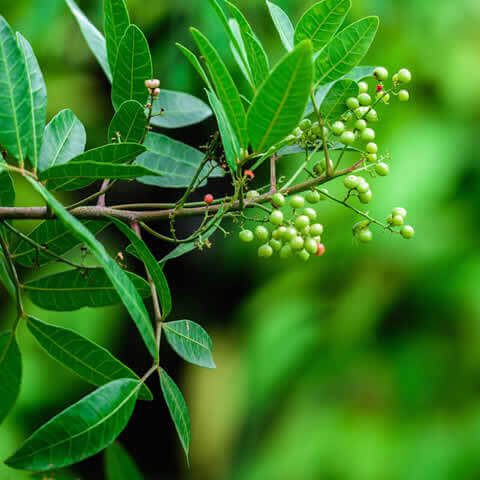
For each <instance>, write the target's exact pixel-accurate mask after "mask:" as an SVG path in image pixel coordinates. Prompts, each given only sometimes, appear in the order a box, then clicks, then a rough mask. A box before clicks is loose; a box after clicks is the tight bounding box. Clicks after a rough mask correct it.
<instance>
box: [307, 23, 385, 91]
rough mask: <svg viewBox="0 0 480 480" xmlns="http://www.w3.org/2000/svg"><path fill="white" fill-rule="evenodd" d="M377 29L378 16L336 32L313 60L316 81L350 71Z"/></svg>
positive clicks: (329, 79) (370, 42)
mask: <svg viewBox="0 0 480 480" xmlns="http://www.w3.org/2000/svg"><path fill="white" fill-rule="evenodd" d="M377 30H378V18H377V17H367V18H364V19H362V20H359V21H358V22H355V23H352V24H351V25H349V26H348V27H347V28H345V29H344V30H342V31H341V32H340V33H339V34H337V35H336V36H335V38H334V39H333V40H332V41H331V42H330V43H329V44H328V45H327V47H326V48H325V49H324V50H322V51H321V52H320V54H319V55H318V57H317V59H316V61H315V67H316V76H315V78H316V83H317V84H318V85H323V84H325V83H330V82H333V81H334V80H337V79H338V78H340V77H342V76H343V75H345V74H346V73H348V72H350V71H351V70H352V69H353V67H355V66H356V65H358V64H359V63H360V62H361V60H362V58H363V57H364V56H365V54H366V53H367V51H368V49H369V48H370V45H371V44H372V42H373V39H374V38H375V35H376V33H377Z"/></svg>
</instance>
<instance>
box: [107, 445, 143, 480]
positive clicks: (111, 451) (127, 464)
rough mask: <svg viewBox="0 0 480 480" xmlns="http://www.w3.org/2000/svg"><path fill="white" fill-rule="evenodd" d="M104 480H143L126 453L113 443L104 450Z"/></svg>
mask: <svg viewBox="0 0 480 480" xmlns="http://www.w3.org/2000/svg"><path fill="white" fill-rule="evenodd" d="M105 473H106V475H107V477H106V480H143V476H142V474H141V473H140V471H139V470H138V468H137V466H136V465H135V462H134V461H133V460H132V458H131V457H130V455H129V454H128V453H127V451H126V450H125V449H124V448H123V447H122V446H121V445H120V444H119V443H118V442H115V443H113V444H112V445H110V446H109V447H108V448H107V449H106V450H105Z"/></svg>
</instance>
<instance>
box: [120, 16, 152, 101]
mask: <svg viewBox="0 0 480 480" xmlns="http://www.w3.org/2000/svg"><path fill="white" fill-rule="evenodd" d="M152 75H153V68H152V57H151V56H150V48H149V46H148V42H147V39H146V38H145V35H144V34H143V33H142V31H141V30H140V29H139V28H138V27H137V26H136V25H130V26H129V27H128V28H127V30H126V32H125V35H124V36H123V38H122V40H121V42H120V46H119V49H118V56H117V64H116V66H115V70H114V75H113V85H112V104H113V106H114V108H115V110H118V109H119V108H120V105H121V104H122V103H123V102H125V101H126V100H137V101H138V102H140V103H141V104H142V105H145V103H146V102H147V98H148V90H147V88H146V87H145V80H148V79H150V78H152Z"/></svg>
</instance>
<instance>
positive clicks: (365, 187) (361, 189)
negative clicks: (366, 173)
mask: <svg viewBox="0 0 480 480" xmlns="http://www.w3.org/2000/svg"><path fill="white" fill-rule="evenodd" d="M369 190H370V185H369V184H368V182H367V181H366V180H365V179H363V178H360V182H358V185H357V191H358V193H367V192H368V191H369Z"/></svg>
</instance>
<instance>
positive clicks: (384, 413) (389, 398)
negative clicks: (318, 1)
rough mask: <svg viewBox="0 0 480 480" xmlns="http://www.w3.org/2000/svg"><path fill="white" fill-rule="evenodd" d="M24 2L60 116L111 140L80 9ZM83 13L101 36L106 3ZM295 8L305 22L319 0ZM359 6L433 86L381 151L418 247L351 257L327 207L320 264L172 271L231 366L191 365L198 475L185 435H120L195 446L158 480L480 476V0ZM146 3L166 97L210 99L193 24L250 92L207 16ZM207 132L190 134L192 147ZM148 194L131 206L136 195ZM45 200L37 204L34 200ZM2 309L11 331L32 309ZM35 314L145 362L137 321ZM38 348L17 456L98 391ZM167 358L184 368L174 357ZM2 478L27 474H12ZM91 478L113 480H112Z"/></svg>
mask: <svg viewBox="0 0 480 480" xmlns="http://www.w3.org/2000/svg"><path fill="white" fill-rule="evenodd" d="M5 3H7V2H4V3H3V4H2V7H1V14H2V15H4V16H5V17H6V18H7V20H8V21H9V23H10V24H11V25H12V27H13V28H15V29H16V30H19V31H21V32H22V33H23V34H24V36H25V37H26V38H28V39H29V40H30V42H31V43H32V45H33V47H34V49H35V51H36V53H37V57H38V59H39V61H40V64H41V66H42V69H43V72H44V75H45V80H46V83H47V88H48V91H49V118H50V117H51V116H52V115H53V114H54V113H56V112H58V111H59V110H61V109H62V108H67V107H68V108H72V110H73V111H74V112H75V113H76V115H77V116H78V117H79V118H80V119H81V120H82V122H83V123H84V124H85V126H86V127H87V133H88V145H89V146H90V147H93V146H97V145H99V144H101V142H104V140H105V135H106V125H108V122H109V120H110V118H111V115H112V110H111V106H110V104H109V91H108V86H107V83H106V81H105V80H104V78H103V74H102V72H101V71H100V68H99V67H98V66H97V65H96V62H95V59H94V58H93V57H92V56H91V54H90V52H89V51H88V49H87V47H86V45H85V43H84V40H83V38H82V37H81V34H80V32H79V30H78V27H77V25H76V24H75V22H74V20H73V18H72V16H71V15H70V14H69V12H68V11H67V8H66V7H65V5H64V2H63V0H16V1H15V2H11V3H10V2H8V3H7V4H5ZM78 3H79V5H80V7H81V8H83V9H84V10H85V11H86V12H87V13H88V15H89V17H90V18H92V19H94V20H95V22H96V24H97V25H101V2H98V1H93V0H92V1H79V2H78ZM277 3H278V4H279V5H280V6H282V8H284V9H285V10H287V11H288V12H289V14H290V15H291V17H292V18H294V19H295V20H298V18H299V15H300V14H301V12H303V11H304V10H305V9H306V8H307V7H308V6H310V5H311V4H312V3H313V2H311V1H310V0H308V1H306V0H295V1H294V0H283V1H281V0H277ZM353 3H354V5H353V9H352V11H351V13H350V16H349V19H348V20H349V21H351V20H355V19H357V18H360V17H361V16H365V15H379V16H380V18H381V27H380V30H379V34H378V36H377V39H376V41H375V44H374V47H373V49H372V50H371V52H370V54H369V56H368V58H367V61H365V62H364V63H365V64H369V63H370V64H375V63H377V64H381V65H385V66H386V67H387V68H389V70H390V71H393V70H395V69H398V68H400V67H403V66H405V67H407V68H409V69H410V70H411V71H412V72H413V74H414V83H413V87H412V88H413V91H412V95H411V98H412V101H411V103H409V104H398V103H394V105H393V106H392V107H391V108H389V109H385V108H384V109H383V111H382V119H383V120H384V121H383V122H382V124H381V125H379V129H378V143H379V145H384V146H386V147H387V148H388V150H389V151H390V153H391V155H392V158H393V162H392V173H391V175H390V176H389V177H387V178H386V179H381V180H377V181H375V184H374V195H375V202H374V206H373V208H372V214H373V215H374V216H376V217H380V218H383V217H386V216H387V215H388V213H389V212H390V210H391V208H392V207H394V206H400V205H401V206H404V207H405V208H407V209H408V211H409V223H411V224H413V225H415V228H416V231H417V237H416V239H415V240H413V241H411V242H408V243H407V242H404V241H401V240H400V239H398V238H396V237H391V236H390V235H387V234H386V235H382V234H381V233H380V232H378V231H377V234H376V235H375V241H374V243H373V244H372V245H369V246H368V247H358V246H356V245H352V237H351V233H350V229H351V226H352V225H353V223H354V218H353V217H352V215H351V214H350V212H349V211H347V210H345V209H342V208H341V207H337V206H336V205H330V204H329V203H328V202H325V204H323V203H322V204H321V207H320V208H321V210H320V213H321V219H322V223H324V224H325V227H326V232H327V234H326V239H325V240H326V244H327V249H328V252H327V255H326V256H325V257H324V258H323V259H321V260H319V261H314V262H310V263H309V264H307V265H300V264H298V263H296V262H292V263H284V264H282V263H280V262H275V263H264V262H260V261H259V260H258V259H257V257H256V252H255V250H254V249H253V248H252V247H251V246H244V245H241V244H240V243H239V242H238V241H236V240H234V239H228V240H227V241H223V240H222V238H221V237H217V239H216V241H215V245H214V249H212V250H211V251H207V252H204V253H203V254H200V253H197V254H195V255H193V256H190V257H188V258H186V259H185V261H184V260H180V261H179V262H177V263H172V264H171V265H170V266H169V267H168V269H167V275H168V276H169V279H170V283H171V287H172V293H173V296H174V298H175V303H176V305H177V310H176V311H177V313H178V318H192V320H195V321H196V322H198V323H200V324H203V325H204V326H205V327H206V328H208V329H209V331H210V334H211V336H212V338H213V340H214V354H215V361H216V364H217V370H216V371H213V372H212V371H203V370H201V369H198V368H195V367H185V366H183V367H182V368H184V370H183V371H182V372H181V378H182V381H181V382H180V385H181V387H182V389H183V391H184V392H185V394H186V395H185V396H186V399H187V403H188V404H189V407H190V413H191V417H192V435H193V438H192V448H191V453H192V459H191V470H190V471H188V470H187V469H186V467H184V466H183V464H184V460H183V458H182V452H181V446H180V444H179V443H178V442H177V440H176V438H175V434H174V431H173V427H172V426H171V425H170V424H169V423H168V422H167V421H165V422H163V423H162V422H160V421H159V422H158V423H156V424H155V423H153V424H148V423H147V424H146V425H145V424H144V425H143V426H142V427H138V428H137V429H136V430H134V431H133V430H127V432H126V433H125V434H124V435H123V436H122V437H121V438H122V440H124V443H126V444H127V446H129V445H130V444H131V445H132V446H134V445H136V444H137V440H136V437H135V435H138V438H141V437H142V435H145V432H146V430H147V427H148V430H158V433H159V434H161V435H162V441H164V442H168V444H170V447H169V448H170V449H171V450H174V451H175V452H176V454H177V457H176V458H177V459H178V460H177V462H176V465H173V464H172V459H171V458H167V455H163V454H162V453H161V452H160V453H158V452H157V454H156V457H155V458H153V459H152V458H149V457H148V456H147V455H146V454H142V453H141V451H139V449H135V448H134V449H133V452H132V453H133V455H134V456H135V457H136V458H137V461H138V463H139V464H140V467H141V468H143V470H144V471H145V472H146V473H147V474H148V472H149V471H150V474H151V477H150V478H159V477H158V475H160V474H161V473H162V472H165V469H167V468H168V469H170V470H168V471H169V472H170V473H169V475H170V477H169V478H180V479H183V478H185V479H186V478H195V479H197V480H201V479H204V478H205V479H207V478H208V479H241V480H244V479H245V480H246V479H248V480H256V479H261V478H262V479H265V478H267V479H274V480H283V479H290V478H296V479H299V480H303V479H314V478H315V479H325V480H337V479H338V480H343V479H345V480H350V479H351V480H354V479H355V480H362V479H365V480H367V479H368V480H370V479H373V478H375V479H385V480H387V479H388V480H390V479H392V480H397V479H398V480H400V479H401V480H416V479H422V480H429V479H435V480H443V479H445V480H447V479H452V478H455V479H458V480H461V479H471V478H474V477H475V476H476V475H478V474H479V472H480V454H479V448H480V447H479V442H478V439H479V437H480V295H479V286H478V285H479V281H480V252H479V248H478V245H479V241H478V238H479V234H480V222H479V218H480V217H479V214H478V211H479V207H480V162H479V161H478V154H477V148H476V146H475V145H476V144H477V143H478V122H479V116H480V57H479V55H478V45H479V44H480V31H479V29H478V24H479V22H480V4H479V2H478V1H477V0H460V1H458V2H451V1H449V0H435V1H434V0H422V1H421V2H418V1H417V0H403V1H402V2H399V1H396V0H355V1H354V2H353ZM237 4H238V5H239V7H241V8H242V9H243V10H244V11H245V13H246V14H247V16H248V18H249V19H250V21H251V23H252V24H253V26H254V27H255V29H256V31H257V33H258V35H259V36H260V37H261V38H262V40H265V43H266V45H267V47H268V50H269V52H270V53H271V54H272V60H274V61H276V60H277V59H278V58H279V56H280V54H281V53H282V46H281V43H280V41H279V39H278V38H277V35H276V32H275V31H274V27H273V25H272V23H271V21H270V19H269V17H268V12H267V9H266V7H265V5H264V4H263V2H261V1H257V0H241V1H240V0H239V1H238V2H237ZM128 5H129V8H130V11H131V16H132V21H134V22H136V23H138V24H139V25H141V27H142V29H143V30H144V31H145V32H146V33H147V34H148V37H149V41H150V43H151V45H152V50H153V51H152V54H153V57H154V68H155V72H156V73H157V75H158V76H159V77H160V78H161V79H162V85H163V86H164V87H165V88H170V89H175V90H184V91H187V92H190V93H193V94H197V95H199V96H202V86H201V83H200V80H199V78H197V76H196V74H195V72H194V71H193V69H192V68H191V67H190V65H189V64H188V63H187V62H186V61H185V60H184V58H183V57H182V55H181V53H180V52H179V51H178V50H177V49H176V48H175V47H174V42H175V41H181V42H182V43H184V44H186V45H188V46H192V41H191V38H190V35H189V33H188V30H187V29H188V27H189V26H191V25H194V26H196V27H199V28H201V29H202V30H204V31H208V33H209V36H210V38H211V40H213V41H214V43H215V44H216V45H217V47H219V48H220V50H221V52H222V53H223V54H224V55H226V57H227V58H229V59H230V60H229V61H230V67H231V68H232V69H233V70H234V72H235V75H236V77H237V78H240V73H239V72H238V70H236V69H235V67H234V65H233V58H232V57H231V54H230V52H229V50H228V43H227V41H226V38H225V35H224V32H223V31H222V28H221V26H220V24H219V23H218V21H217V19H216V17H215V15H214V14H213V13H212V12H211V11H210V9H209V8H207V2H204V1H200V0H195V1H193V2H192V1H191V0H176V1H175V2H144V1H138V0H128ZM213 126H214V125H213V124H212V123H208V122H207V123H206V124H204V125H203V126H202V127H201V128H203V131H201V132H199V133H198V132H196V133H194V135H195V137H196V138H198V141H199V142H201V141H202V140H204V139H205V138H206V137H207V135H208V133H209V129H210V131H211V128H213ZM192 132H194V130H192V129H188V130H186V131H179V132H176V133H175V136H176V138H180V139H183V140H184V141H186V142H187V143H188V142H189V141H190V142H191V141H192ZM197 146H198V145H197ZM288 161H290V162H292V163H293V162H294V160H293V159H290V160H286V161H285V165H284V166H283V167H282V168H284V169H285V171H286V170H288V169H289V165H288V164H286V163H287V162H288ZM291 168H293V166H292V167H291ZM20 188H21V186H20ZM138 188H139V189H140V188H142V187H141V186H139V187H138ZM336 189H338V190H340V189H341V185H338V186H336V187H335V186H334V187H332V190H334V191H335V190H336ZM27 191H29V190H28V189H27V188H25V189H24V192H27ZM122 195H123V197H122ZM131 195H132V190H128V191H125V192H124V193H123V192H119V193H118V192H117V197H118V198H123V199H124V201H127V200H128V198H129V196H131ZM38 202H39V199H37V198H34V197H32V196H31V194H30V193H28V194H27V193H23V194H22V190H20V191H19V193H18V204H19V205H30V204H32V203H33V204H35V203H38ZM17 225H21V226H22V228H25V229H27V228H28V227H30V226H32V225H33V223H29V224H26V223H25V222H23V223H19V222H17ZM105 242H106V243H107V245H111V244H112V243H113V239H111V238H109V237H108V236H107V237H105ZM182 262H184V263H182ZM54 268H56V267H52V269H54ZM176 269H179V270H176ZM33 276H34V273H32V278H33ZM192 279H193V282H192ZM1 295H2V296H1V302H2V303H1V310H2V315H1V317H0V325H1V327H2V329H6V328H7V326H8V325H9V323H10V322H11V321H12V319H13V315H14V313H13V308H14V306H13V305H10V304H9V303H7V296H6V294H5V293H3V292H2V293H1ZM29 311H31V312H32V314H34V315H35V316H37V317H38V318H40V319H43V320H46V321H49V322H57V323H58V324H61V325H69V326H70V327H72V328H75V329H77V330H78V331H80V332H82V333H84V334H88V335H89V336H90V338H92V339H93V340H95V341H98V342H100V343H102V344H104V345H105V346H107V347H110V348H112V349H113V350H114V351H117V352H118V353H119V355H120V356H121V355H122V352H123V354H124V358H125V355H127V354H128V352H127V350H129V351H130V355H131V351H132V348H133V349H135V348H137V349H138V350H139V351H141V346H140V344H133V345H132V343H131V340H128V331H127V328H128V325H129V323H128V322H127V321H125V318H124V316H125V314H124V312H123V311H122V310H121V309H106V310H89V311H79V312H75V313H72V314H68V315H67V316H65V315H56V314H54V313H51V312H49V313H48V314H47V313H46V312H43V311H40V310H38V309H36V308H35V307H33V306H32V307H31V308H29ZM182 315H184V316H182ZM19 340H20V342H21V345H22V350H23V353H24V359H25V371H24V381H23V387H22V393H21V397H20V401H19V403H18V404H17V407H16V409H15V411H14V412H13V414H12V415H11V416H10V417H9V419H8V420H7V421H6V423H5V424H4V425H3V426H2V428H1V429H0V451H1V452H8V453H10V452H12V451H13V450H15V448H16V447H17V446H18V444H19V442H20V441H21V439H23V438H25V435H26V434H27V433H28V432H29V431H31V430H32V428H33V427H36V426H38V425H39V424H41V423H42V421H44V420H45V419H47V418H49V417H50V416H51V414H52V413H55V412H58V411H59V410H61V408H62V406H63V405H65V404H66V403H67V402H68V401H72V400H74V399H78V398H79V397H80V396H81V395H82V394H83V393H85V392H87V391H89V390H88V387H86V386H85V385H84V384H83V383H82V382H81V381H80V380H79V379H77V378H76V377H73V376H72V375H71V374H70V373H69V372H66V371H64V370H61V369H60V368H58V367H57V365H56V364H55V363H54V362H53V361H52V360H50V359H48V358H46V357H45V355H44V354H43V353H42V352H40V350H39V348H38V347H37V346H36V345H35V344H34V340H33V339H32V338H31V337H30V336H28V334H27V333H26V332H25V331H24V329H23V330H22V331H21V335H20V339H19ZM133 351H135V350H133ZM142 355H143V353H142ZM166 358H167V364H169V365H171V366H172V368H176V367H175V365H176V363H175V361H174V359H173V357H168V354H167V355H166ZM136 362H138V363H137V364H136V365H132V366H134V367H137V369H138V367H139V366H140V369H141V368H143V366H144V364H145V362H146V359H142V358H139V359H136ZM142 362H143V363H142ZM157 408H159V407H157ZM139 409H140V408H139ZM151 414H153V413H151ZM164 418H165V419H166V417H164ZM136 421H140V418H139V419H138V420H136V418H135V417H134V418H133V420H132V423H135V422H136ZM138 441H140V440H138ZM164 457H165V458H164ZM162 460H164V462H165V464H164V465H165V469H164V468H163V465H162ZM167 464H168V467H167V466H166V465H167ZM93 465H94V466H96V464H93ZM92 468H93V467H92ZM12 475H13V476H12ZM95 475H97V476H98V477H97V476H95ZM0 478H1V479H4V478H5V479H10V478H12V479H14V480H17V479H18V480H23V479H24V478H27V477H26V476H23V475H22V474H21V473H19V472H13V473H11V472H9V471H8V470H7V469H6V468H5V467H3V466H0ZM85 478H92V479H95V478H101V476H100V473H98V471H96V472H93V473H91V475H90V476H88V477H87V476H85ZM147 478H149V477H148V476H147ZM162 478H163V477H162ZM165 478H167V477H165Z"/></svg>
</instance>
